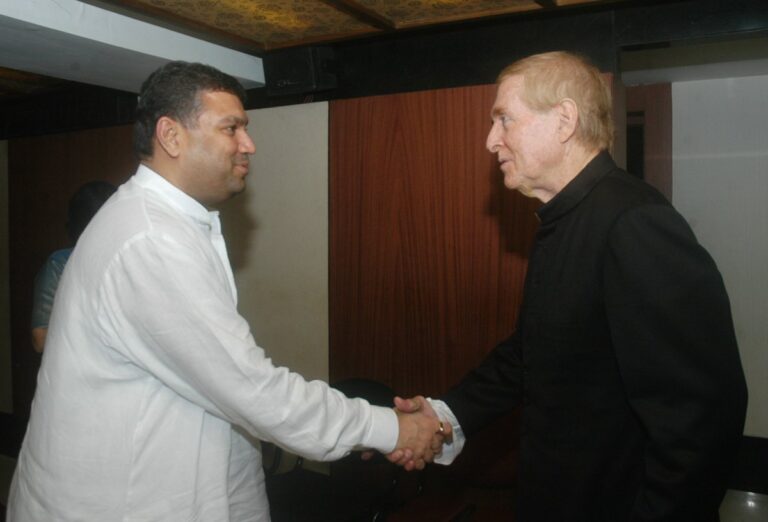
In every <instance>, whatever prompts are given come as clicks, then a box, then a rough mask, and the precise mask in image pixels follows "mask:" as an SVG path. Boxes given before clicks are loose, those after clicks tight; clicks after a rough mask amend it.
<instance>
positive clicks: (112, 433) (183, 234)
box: [8, 62, 442, 522]
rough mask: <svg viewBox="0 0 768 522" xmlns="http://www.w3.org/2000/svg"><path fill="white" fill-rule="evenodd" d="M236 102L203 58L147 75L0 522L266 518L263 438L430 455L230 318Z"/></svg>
mask: <svg viewBox="0 0 768 522" xmlns="http://www.w3.org/2000/svg"><path fill="white" fill-rule="evenodd" d="M245 99H246V95H245V92H244V90H243V88H242V86H241V85H240V84H239V83H238V82H237V80H235V79H234V78H232V77H231V76H228V75H226V74H223V73H222V72H220V71H218V70H217V69H215V68H213V67H210V66H207V65H202V64H191V63H186V62H170V63H168V64H166V65H165V66H163V67H161V68H160V69H158V70H157V71H155V72H154V73H152V74H151V75H150V76H149V78H147V80H146V81H145V82H144V84H143V85H142V88H141V92H140V94H139V100H138V107H137V112H136V124H135V127H134V131H135V132H134V147H135V150H136V152H137V155H138V156H139V157H140V159H141V164H140V165H139V167H138V170H137V172H136V173H135V175H134V176H133V177H132V178H131V179H129V180H128V181H127V182H126V183H125V184H123V185H122V186H121V187H120V188H119V189H118V191H117V193H116V194H115V195H114V196H113V197H112V198H110V200H109V201H108V202H107V203H106V204H105V205H104V206H103V207H102V208H101V210H100V211H99V213H98V214H97V215H96V216H95V217H94V219H93V220H92V221H91V223H90V224H89V226H88V228H87V229H86V230H85V232H84V233H83V234H82V236H81V237H80V240H79V241H78V244H77V248H75V250H74V252H73V253H72V255H71V257H70V260H69V261H68V264H67V269H66V271H65V272H64V276H63V278H62V280H61V284H60V286H59V289H58V291H57V297H56V301H55V304H54V308H53V313H52V318H51V325H50V329H49V334H48V342H47V346H46V350H45V355H44V357H43V361H42V366H41V368H40V371H39V373H38V383H37V390H36V394H35V398H34V401H33V405H32V412H31V417H30V421H29V426H28V428H27V432H26V435H25V437H24V442H23V444H22V448H21V452H20V455H19V458H18V462H17V466H16V472H15V474H14V477H13V480H12V484H11V489H10V495H9V505H8V521H9V522H50V521H54V520H55V521H56V522H67V521H74V520H88V521H99V522H110V521H115V522H117V521H127V520H136V521H138V520H141V521H144V522H148V521H157V522H161V521H162V522H174V521H191V520H200V521H216V522H246V521H247V522H254V521H268V520H269V518H270V516H269V505H268V501H267V497H266V493H265V488H264V472H263V469H262V461H261V452H260V443H259V440H266V441H269V442H272V443H275V444H277V445H279V446H281V447H283V448H285V449H287V450H288V451H290V452H292V453H295V454H298V455H300V456H303V457H306V458H310V459H313V460H333V459H338V458H341V457H342V456H344V455H346V454H347V453H349V452H350V451H352V450H354V449H358V448H372V449H375V450H378V451H381V452H387V453H388V452H391V451H392V450H394V449H395V448H399V447H408V448H415V451H414V454H415V457H416V458H417V459H424V460H429V459H431V458H432V457H433V455H432V452H433V451H434V450H435V449H439V448H440V445H441V442H442V441H440V440H439V439H440V438H441V437H440V435H438V434H437V433H438V432H439V431H440V426H439V422H438V421H436V420H435V419H434V418H430V417H428V416H426V415H424V414H423V413H418V414H404V413H401V412H395V410H394V409H392V408H382V407H374V406H371V405H370V404H369V403H367V402H366V401H364V400H361V399H349V398H347V397H345V396H344V395H343V394H341V393H340V392H338V391H337V390H334V389H332V388H330V387H329V386H328V385H327V384H326V383H324V382H321V381H312V382H307V381H305V380H304V379H303V378H302V377H301V376H300V375H297V374H295V373H292V372H290V371H289V370H288V369H286V368H279V367H276V366H274V365H273V364H272V362H271V361H270V359H269V358H268V357H267V355H266V353H265V352H264V350H263V349H262V348H260V347H259V346H258V345H257V344H256V342H255V340H254V337H253V335H252V334H251V331H250V328H249V326H248V323H247V322H246V320H245V319H244V318H243V317H242V316H241V315H240V314H239V313H238V311H237V289H236V288H235V284H234V278H233V274H232V269H231V267H230V264H229V261H228V257H227V250H226V245H225V242H224V237H223V235H222V231H221V226H220V222H219V215H218V212H217V211H216V210H213V209H214V208H215V207H216V206H217V205H218V204H220V203H222V202H224V201H226V200H228V199H230V198H231V197H233V196H234V195H236V194H238V193H240V192H242V191H243V190H244V189H245V178H246V176H247V175H248V172H249V156H250V155H251V154H253V153H254V152H255V145H254V143H253V141H251V138H250V136H249V135H248V133H247V129H246V126H247V124H248V115H247V114H246V112H245V110H244V108H243V104H244V101H245Z"/></svg>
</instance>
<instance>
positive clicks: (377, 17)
mask: <svg viewBox="0 0 768 522" xmlns="http://www.w3.org/2000/svg"><path fill="white" fill-rule="evenodd" d="M321 1H322V2H323V3H325V4H328V5H329V6H331V7H333V8H334V9H337V10H339V11H341V12H342V13H344V14H347V15H349V16H351V17H353V18H355V19H356V20H358V21H359V22H362V23H364V24H368V25H370V26H372V27H375V28H376V29H380V30H382V31H394V30H395V29H397V25H396V24H395V22H393V21H392V20H390V19H389V18H387V17H386V16H384V15H382V14H381V13H379V12H377V11H374V10H373V9H370V8H368V7H366V6H364V5H361V4H360V3H359V2H356V1H355V0H321Z"/></svg>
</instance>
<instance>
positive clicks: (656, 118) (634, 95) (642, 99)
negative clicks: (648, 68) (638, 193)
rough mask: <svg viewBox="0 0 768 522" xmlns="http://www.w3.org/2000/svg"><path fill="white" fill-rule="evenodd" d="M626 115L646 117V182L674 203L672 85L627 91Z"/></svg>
mask: <svg viewBox="0 0 768 522" xmlns="http://www.w3.org/2000/svg"><path fill="white" fill-rule="evenodd" d="M627 112H635V113H642V114H643V143H644V146H645V150H644V154H643V155H644V162H645V165H644V171H645V181H646V182H647V183H648V184H650V185H653V186H654V187H656V189H658V190H659V191H660V192H661V193H662V194H664V195H665V196H666V197H667V199H669V200H670V201H672V85H671V84H669V83H657V84H653V85H639V86H635V87H627Z"/></svg>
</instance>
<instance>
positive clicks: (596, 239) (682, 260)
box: [390, 52, 747, 522]
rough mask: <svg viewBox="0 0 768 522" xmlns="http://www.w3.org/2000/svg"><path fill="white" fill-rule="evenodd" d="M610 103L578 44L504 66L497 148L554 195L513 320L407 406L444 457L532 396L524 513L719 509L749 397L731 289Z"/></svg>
mask: <svg viewBox="0 0 768 522" xmlns="http://www.w3.org/2000/svg"><path fill="white" fill-rule="evenodd" d="M611 112H612V107H611V97H610V89H609V87H608V86H607V85H606V83H605V81H604V79H603V77H602V76H601V74H600V73H599V71H598V70H597V69H596V68H595V67H594V66H592V65H590V64H589V63H587V62H586V61H585V60H583V59H582V58H580V57H577V56H575V55H572V54H570V53H564V52H554V53H545V54H541V55H535V56H531V57H528V58H525V59H523V60H521V61H519V62H516V63H514V64H512V65H510V66H509V67H507V68H506V69H504V70H503V71H502V72H501V74H500V76H499V79H498V90H497V97H496V101H495V103H494V106H493V109H492V112H491V119H492V127H491V130H490V133H489V135H488V140H487V147H488V150H489V151H490V152H491V153H493V154H496V155H497V157H498V160H499V164H500V167H501V171H502V173H503V174H504V184H505V185H506V186H507V188H510V189H514V190H518V191H520V192H521V193H523V194H525V195H527V196H529V197H535V198H537V199H539V200H541V201H542V202H543V206H542V207H541V208H540V209H539V210H538V211H537V215H538V217H539V220H540V222H541V225H540V228H539V230H538V233H537V236H536V243H535V245H534V248H533V251H532V253H531V257H530V260H529V266H528V273H527V277H526V282H525V289H524V299H523V304H522V308H521V311H520V316H519V320H518V324H517V328H516V330H515V332H514V334H513V335H512V336H511V337H510V338H509V339H507V340H506V341H504V342H502V343H501V344H500V345H499V346H497V347H496V348H495V349H494V350H493V351H492V352H491V353H490V354H489V355H488V357H487V358H486V359H485V361H484V362H483V363H482V364H481V365H480V366H479V367H478V368H476V369H475V370H473V371H471V372H470V373H469V374H468V375H467V376H466V377H465V378H464V379H463V380H462V381H461V382H460V383H459V384H458V385H457V386H455V387H454V388H453V389H451V390H450V391H449V392H448V393H447V394H445V396H443V397H442V398H441V400H440V401H437V400H435V401H431V400H430V401H426V400H424V399H423V398H422V397H416V398H414V399H411V400H409V401H398V406H399V407H400V408H401V409H403V410H414V409H419V408H421V409H424V410H427V411H429V412H432V408H434V411H435V412H436V413H435V414H437V415H439V416H440V418H441V420H442V421H443V422H444V423H445V424H446V430H448V431H452V433H453V439H454V441H453V443H452V444H446V445H445V447H444V452H443V455H442V456H441V457H440V458H439V459H438V462H440V463H449V462H450V461H451V460H452V459H453V458H454V457H455V455H456V454H457V453H458V452H459V451H461V447H462V445H463V441H464V439H465V438H470V437H471V436H472V435H473V434H474V433H475V432H477V431H478V430H479V429H480V428H482V427H483V426H485V425H486V424H488V423H489V422H490V421H491V420H493V419H495V418H496V417H498V416H500V415H502V414H504V413H506V412H508V411H510V410H511V409H513V408H515V407H516V406H519V405H522V406H523V409H522V411H523V413H522V420H521V422H522V426H521V440H520V469H519V481H518V482H519V488H520V491H519V493H520V495H519V502H518V511H519V520H520V521H522V522H531V521H542V522H543V521H552V522H623V521H633V522H634V521H644V522H651V521H653V522H661V521H669V522H688V521H691V522H694V521H695V522H705V521H706V522H710V521H716V520H718V507H719V504H720V501H721V500H722V498H723V495H724V493H725V490H726V486H727V478H728V474H729V471H730V469H731V466H732V462H733V460H734V457H735V454H736V450H737V447H738V443H739V440H740V438H741V435H742V430H743V425H744V415H745V410H746V402H747V392H746V385H745V381H744V375H743V371H742V368H741V362H740V360H739V353H738V348H737V344H736V338H735V335H734V328H733V321H732V318H731V311H730V305H729V301H728V296H727V294H726V291H725V288H724V285H723V281H722V278H721V276H720V273H719V272H718V269H717V267H716V266H715V263H714V262H713V260H712V258H711V257H710V256H709V254H708V253H707V252H706V251H705V250H704V248H703V247H702V246H701V245H700V244H699V243H698V242H697V240H696V238H695V237H694V235H693V233H692V231H691V229H690V227H689V226H688V224H687V223H686V222H685V220H684V219H683V218H682V216H680V214H678V213H677V211H675V209H674V208H673V207H672V206H671V205H670V203H669V202H668V201H667V200H666V199H665V198H664V197H663V196H662V195H661V194H660V193H658V192H657V191H656V190H655V189H653V188H652V187H650V186H649V185H647V184H645V183H643V182H642V181H640V180H638V179H636V178H634V177H632V176H630V175H628V174H627V173H626V172H624V171H623V170H621V169H620V168H618V167H617V166H616V164H615V163H614V162H613V160H612V159H611V157H610V155H609V154H608V152H607V150H608V149H609V148H610V146H611V143H612V139H613V127H612V122H611ZM390 458H391V460H393V461H396V462H399V463H401V464H404V465H406V467H413V466H415V465H416V464H415V463H414V462H413V461H409V460H408V455H407V454H405V453H404V452H397V453H396V454H393V455H391V457H390ZM419 464H420V463H419Z"/></svg>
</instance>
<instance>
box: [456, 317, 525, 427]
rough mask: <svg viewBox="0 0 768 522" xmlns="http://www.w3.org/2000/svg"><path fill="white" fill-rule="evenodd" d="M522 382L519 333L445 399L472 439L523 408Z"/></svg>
mask: <svg viewBox="0 0 768 522" xmlns="http://www.w3.org/2000/svg"><path fill="white" fill-rule="evenodd" d="M522 379H523V369H522V364H521V341H520V336H519V335H518V333H517V332H515V333H514V334H512V336H510V337H509V338H508V339H506V340H504V341H503V342H501V343H500V344H499V345H498V346H496V347H495V348H494V349H493V350H492V351H491V352H490V353H489V354H488V356H486V358H485V359H484V360H483V362H482V363H481V364H480V366H478V367H477V368H475V369H473V370H472V371H470V372H469V373H468V374H467V375H466V376H465V377H464V378H463V379H462V380H461V381H460V382H459V384H457V385H456V386H455V387H453V388H452V389H451V390H449V391H448V393H446V394H445V396H443V397H441V399H442V400H443V401H444V402H445V403H446V404H447V405H448V407H449V408H450V409H451V412H453V414H454V415H455V416H456V419H457V420H458V421H459V424H461V428H462V430H463V432H464V435H465V436H467V437H469V436H471V435H472V434H473V433H476V432H477V431H479V430H480V429H482V428H483V427H484V426H485V425H487V424H488V423H490V422H491V421H493V420H494V419H496V418H497V417H499V416H500V415H502V414H504V413H508V412H510V411H512V409H514V408H515V407H516V406H518V405H519V404H520V402H521V400H522V385H523V382H522Z"/></svg>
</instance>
